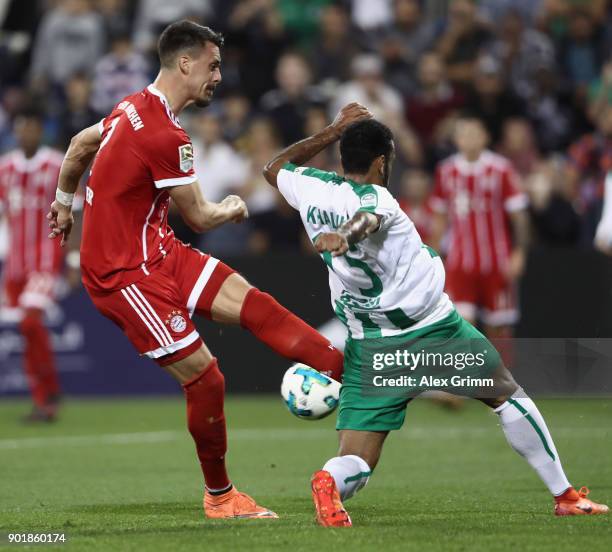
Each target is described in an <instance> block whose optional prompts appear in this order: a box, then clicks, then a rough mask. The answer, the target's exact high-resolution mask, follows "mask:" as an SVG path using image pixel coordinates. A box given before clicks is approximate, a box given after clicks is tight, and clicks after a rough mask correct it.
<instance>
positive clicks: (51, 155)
mask: <svg viewBox="0 0 612 552" xmlns="http://www.w3.org/2000/svg"><path fill="white" fill-rule="evenodd" d="M40 156H41V159H42V161H43V162H44V163H47V164H49V165H55V166H57V167H59V166H61V164H62V163H63V161H64V154H63V153H62V152H61V151H59V150H57V149H55V148H52V147H49V146H43V147H41V148H40Z"/></svg>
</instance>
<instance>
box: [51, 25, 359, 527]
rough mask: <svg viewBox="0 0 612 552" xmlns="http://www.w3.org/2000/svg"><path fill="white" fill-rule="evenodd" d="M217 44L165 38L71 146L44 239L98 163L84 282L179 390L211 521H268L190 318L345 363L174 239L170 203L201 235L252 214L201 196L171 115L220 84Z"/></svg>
mask: <svg viewBox="0 0 612 552" xmlns="http://www.w3.org/2000/svg"><path fill="white" fill-rule="evenodd" d="M222 43H223V39H222V37H221V36H220V35H218V34H216V33H215V32H213V31H212V30H211V29H209V28H208V27H203V26H200V25H198V24H196V23H192V22H189V21H181V22H178V23H174V24H172V25H170V26H168V27H167V28H166V29H165V30H164V32H163V33H162V34H161V36H160V39H159V44H158V51H159V57H160V63H161V70H160V73H159V75H158V77H157V79H156V80H155V82H154V83H153V84H152V85H150V86H148V87H147V88H146V89H145V90H142V91H140V92H137V93H135V94H132V95H131V96H128V97H126V98H125V99H124V100H123V101H121V102H120V103H119V104H118V105H117V106H116V107H115V109H114V110H113V112H112V113H111V114H110V115H109V116H108V117H106V118H105V119H103V121H101V123H100V124H99V127H96V126H93V127H90V128H87V129H85V130H83V131H82V132H80V133H79V134H78V135H77V136H75V138H73V140H72V142H71V145H70V148H69V149H68V152H67V153H66V157H65V159H64V163H63V165H62V171H61V174H60V178H59V182H58V189H57V192H56V201H55V202H54V203H53V205H52V206H51V212H50V213H49V215H48V218H49V226H50V227H51V237H57V236H60V235H61V236H62V241H64V240H65V239H66V235H67V234H69V233H70V228H71V223H72V218H71V211H70V203H71V201H72V194H73V193H74V192H75V190H76V188H77V185H78V180H79V178H80V176H81V174H82V172H83V171H84V170H85V168H86V166H87V165H88V164H89V162H90V161H91V160H92V159H93V158H94V156H95V160H94V162H93V166H92V172H91V177H90V179H89V183H88V186H87V189H86V196H85V210H84V223H83V237H82V244H81V268H82V273H83V283H84V284H85V287H86V289H87V291H88V293H89V295H90V297H91V299H92V300H93V302H94V304H95V305H96V307H97V308H98V310H99V311H100V312H101V313H102V314H104V315H105V316H107V317H108V318H110V319H111V320H112V321H114V322H115V323H116V324H117V325H118V326H119V327H120V328H121V329H122V330H123V331H124V332H125V334H126V335H127V337H128V338H129V339H130V341H131V342H132V344H133V345H134V346H135V348H136V349H137V350H138V352H139V353H141V354H144V355H146V356H148V357H149V358H151V359H153V360H154V361H156V362H157V363H158V364H159V365H160V366H162V367H164V368H165V369H166V370H167V371H168V372H169V373H170V374H172V375H173V376H174V377H175V378H177V379H178V381H179V382H180V383H181V384H182V386H183V388H184V391H185V397H186V400H187V422H188V427H189V431H190V432H191V435H192V436H193V439H194V440H195V444H196V450H197V454H198V457H199V460H200V464H201V466H202V471H203V473H204V479H205V484H206V487H205V492H204V511H205V514H206V516H208V517H211V518H246V517H253V518H271V517H277V516H276V514H275V513H274V512H272V511H270V510H268V509H267V508H263V507H261V506H258V505H257V504H256V503H255V501H254V500H253V499H252V498H250V497H249V496H247V495H245V494H243V493H240V492H238V491H237V490H236V489H235V488H234V487H233V486H232V484H231V482H230V479H229V477H228V475H227V472H226V468H225V453H226V448H227V441H226V427H225V417H224V411H223V400H224V378H223V375H222V373H221V372H220V370H219V367H218V364H217V359H216V358H215V357H213V356H212V354H211V352H210V351H209V350H208V348H207V347H206V345H205V344H204V343H203V341H202V339H201V338H200V336H199V335H198V332H197V331H196V329H195V326H194V324H193V322H192V320H191V317H192V315H194V314H199V315H201V316H205V317H207V318H210V319H212V320H214V321H217V322H223V323H231V324H241V325H242V327H244V328H246V329H248V330H249V331H251V332H252V333H253V334H254V335H255V336H256V337H257V338H258V339H260V340H261V341H263V342H264V343H266V344H267V345H268V346H270V347H271V348H272V349H274V350H275V351H276V352H277V353H279V354H281V355H283V356H285V357H286V358H289V359H292V360H295V361H300V362H304V363H306V364H308V365H310V366H312V367H314V368H316V369H318V370H320V371H322V372H326V373H328V374H330V375H331V376H332V377H334V378H340V376H341V372H342V362H343V357H342V354H341V353H340V352H339V351H337V350H336V349H334V347H333V346H332V345H331V344H330V343H329V341H328V340H326V339H325V338H323V337H322V336H321V335H320V334H319V333H317V332H316V331H315V330H314V329H313V328H311V327H310V326H308V325H307V324H306V323H305V322H303V321H302V320H300V319H299V318H298V317H296V316H295V315H294V314H292V313H291V312H289V311H288V310H287V309H285V308H284V307H282V306H281V305H280V304H279V303H277V302H276V301H275V300H274V299H273V298H272V297H271V296H270V295H268V294H266V293H262V292H261V291H259V290H258V289H256V288H254V287H253V286H251V285H250V284H249V283H248V282H247V281H246V280H245V279H244V278H243V277H242V276H241V275H239V274H238V273H236V272H234V271H233V270H232V269H231V268H230V267H228V266H227V265H225V264H224V263H222V262H221V261H219V260H217V259H215V258H213V257H210V256H209V255H206V254H204V253H201V252H200V251H198V250H197V249H193V248H192V247H191V246H189V245H185V244H183V243H182V242H180V241H178V240H177V239H176V238H175V237H174V234H173V232H172V230H171V229H170V228H169V227H168V225H167V213H168V205H169V202H170V199H172V201H173V202H174V204H175V205H176V207H177V208H178V210H179V212H180V213H181V215H182V217H183V219H184V220H185V221H186V222H187V223H188V224H189V225H190V226H191V228H193V229H194V230H195V231H198V232H204V231H206V230H209V229H212V228H215V227H217V226H219V225H221V224H224V223H226V222H240V221H241V220H243V219H244V218H246V217H247V215H248V213H247V209H246V206H245V204H244V202H243V201H242V200H241V199H240V198H239V197H237V196H228V197H227V198H225V199H224V200H223V201H222V202H221V203H218V204H217V203H212V202H208V201H206V200H205V199H204V198H203V197H202V193H201V191H200V185H199V183H198V181H197V177H196V175H195V174H194V170H193V148H192V145H191V141H190V139H189V137H188V136H187V134H186V133H185V131H184V130H183V129H182V128H181V125H180V122H179V119H178V117H177V115H178V114H179V113H180V112H181V111H182V109H183V108H184V107H186V106H187V105H190V104H192V103H195V104H196V106H198V107H206V106H207V105H208V104H209V103H210V101H211V100H212V96H213V93H214V90H215V88H216V87H217V86H218V84H219V83H220V81H221V72H220V63H221V57H220V51H219V50H220V47H221V46H222ZM349 123H350V121H346V124H349Z"/></svg>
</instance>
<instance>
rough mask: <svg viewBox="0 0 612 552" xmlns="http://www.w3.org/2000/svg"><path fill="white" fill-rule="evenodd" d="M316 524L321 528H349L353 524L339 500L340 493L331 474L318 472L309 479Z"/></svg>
mask: <svg viewBox="0 0 612 552" xmlns="http://www.w3.org/2000/svg"><path fill="white" fill-rule="evenodd" d="M310 487H311V489H312V500H313V501H314V505H315V511H316V515H317V522H318V524H319V525H323V527H351V526H352V525H353V523H352V522H351V518H350V516H349V515H348V512H347V511H346V510H345V509H344V506H343V505H342V501H341V500H340V493H338V488H337V487H336V482H335V481H334V478H333V477H332V475H331V473H329V472H328V471H325V470H319V471H317V472H315V473H314V474H313V475H312V478H311V479H310Z"/></svg>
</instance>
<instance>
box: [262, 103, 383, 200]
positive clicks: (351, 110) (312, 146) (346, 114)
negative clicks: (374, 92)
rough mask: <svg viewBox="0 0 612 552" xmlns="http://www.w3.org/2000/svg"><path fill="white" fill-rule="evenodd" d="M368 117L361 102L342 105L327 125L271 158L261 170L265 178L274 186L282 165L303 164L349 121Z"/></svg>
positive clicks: (331, 142) (328, 143)
mask: <svg viewBox="0 0 612 552" xmlns="http://www.w3.org/2000/svg"><path fill="white" fill-rule="evenodd" d="M370 118H372V114H371V113H370V112H369V111H368V108H367V107H364V106H363V105H361V104H358V103H356V102H354V103H350V104H348V105H346V106H344V107H343V108H342V109H341V110H340V112H339V113H338V115H336V118H335V119H334V121H333V122H332V123H331V124H330V125H329V126H326V127H325V128H324V129H323V130H321V131H320V132H317V133H316V134H314V135H313V136H309V137H308V138H305V139H304V140H301V141H300V142H296V143H295V144H292V145H291V146H289V147H287V148H285V149H284V150H282V151H281V152H280V153H278V154H277V155H276V156H275V157H274V158H273V159H271V160H270V161H269V162H268V163H267V164H266V166H265V167H264V170H263V175H264V177H265V179H266V180H267V181H268V183H269V184H270V185H272V186H274V187H275V188H276V187H277V182H276V177H277V176H278V172H279V171H280V170H281V169H282V168H283V165H286V164H287V163H293V164H295V165H303V164H304V163H306V162H307V161H308V160H309V159H312V158H313V157H314V156H315V155H317V153H319V152H320V151H322V150H324V149H325V148H326V147H327V146H329V145H330V144H333V143H334V142H335V141H336V140H338V139H339V138H340V135H341V134H342V132H343V131H344V129H345V128H346V127H347V126H349V125H350V124H351V123H354V122H356V121H359V120H360V119H370Z"/></svg>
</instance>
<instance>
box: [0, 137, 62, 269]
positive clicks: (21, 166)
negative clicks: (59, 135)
mask: <svg viewBox="0 0 612 552" xmlns="http://www.w3.org/2000/svg"><path fill="white" fill-rule="evenodd" d="M62 159H63V156H62V154H61V153H60V152H58V151H55V150H53V149H51V148H47V147H41V148H39V149H38V151H37V152H36V154H35V155H34V156H33V157H31V158H30V159H27V158H26V157H25V155H24V154H23V152H22V151H21V150H14V151H12V152H9V153H7V154H6V155H4V156H2V157H1V158H0V198H1V200H2V204H3V208H4V213H5V216H6V217H7V219H8V231H9V246H8V252H7V258H6V263H5V267H4V278H5V279H6V280H10V281H15V280H21V279H24V278H26V277H27V276H28V275H30V274H32V273H33V272H46V273H54V272H58V271H59V270H60V268H61V265H62V250H61V248H60V241H59V240H50V239H49V238H48V235H49V226H48V223H47V219H46V215H47V213H48V211H49V205H51V203H52V202H53V200H54V199H55V189H56V187H57V180H58V177H59V172H60V167H61V165H62Z"/></svg>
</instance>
